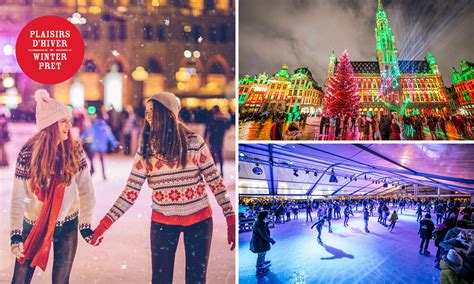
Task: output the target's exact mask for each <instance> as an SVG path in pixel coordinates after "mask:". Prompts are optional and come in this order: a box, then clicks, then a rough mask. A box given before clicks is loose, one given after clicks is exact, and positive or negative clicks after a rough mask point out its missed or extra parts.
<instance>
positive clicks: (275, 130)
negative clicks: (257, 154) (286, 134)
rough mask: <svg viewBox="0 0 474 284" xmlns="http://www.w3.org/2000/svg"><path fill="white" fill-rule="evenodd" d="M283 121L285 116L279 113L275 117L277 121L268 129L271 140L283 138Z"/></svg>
mask: <svg viewBox="0 0 474 284" xmlns="http://www.w3.org/2000/svg"><path fill="white" fill-rule="evenodd" d="M284 123H285V116H284V115H281V116H279V117H278V118H277V121H276V122H275V123H273V125H272V128H271V129H270V139H271V140H283V124H284Z"/></svg>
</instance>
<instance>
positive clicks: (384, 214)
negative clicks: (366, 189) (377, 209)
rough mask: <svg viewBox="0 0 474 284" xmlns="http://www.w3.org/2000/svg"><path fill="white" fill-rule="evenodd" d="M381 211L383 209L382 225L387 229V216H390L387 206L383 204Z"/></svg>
mask: <svg viewBox="0 0 474 284" xmlns="http://www.w3.org/2000/svg"><path fill="white" fill-rule="evenodd" d="M382 209H383V213H382V214H383V219H382V225H384V226H385V227H387V218H388V215H390V210H389V209H388V206H387V205H386V204H384V206H383V208H382Z"/></svg>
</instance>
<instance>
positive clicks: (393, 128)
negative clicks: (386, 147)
mask: <svg viewBox="0 0 474 284" xmlns="http://www.w3.org/2000/svg"><path fill="white" fill-rule="evenodd" d="M400 132H401V130H400V126H398V122H397V120H396V119H392V124H390V140H401V137H400Z"/></svg>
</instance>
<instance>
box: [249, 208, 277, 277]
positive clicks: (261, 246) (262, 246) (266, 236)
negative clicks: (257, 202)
mask: <svg viewBox="0 0 474 284" xmlns="http://www.w3.org/2000/svg"><path fill="white" fill-rule="evenodd" d="M267 217H268V211H261V212H260V213H258V215H257V220H256V221H255V223H254V224H253V227H252V239H251V240H250V250H251V251H252V252H253V253H256V254H257V264H256V268H257V271H256V274H257V276H259V275H263V274H265V273H267V272H268V271H269V270H270V269H269V268H268V266H269V265H270V263H271V261H270V260H267V261H265V255H266V254H267V251H269V250H270V244H272V245H274V244H275V240H274V239H272V238H271V237H270V229H269V228H268V224H267V223H265V219H266V218H267Z"/></svg>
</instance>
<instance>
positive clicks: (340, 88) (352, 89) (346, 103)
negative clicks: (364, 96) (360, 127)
mask: <svg viewBox="0 0 474 284" xmlns="http://www.w3.org/2000/svg"><path fill="white" fill-rule="evenodd" d="M324 100H325V103H326V109H327V111H328V112H329V113H330V114H336V113H337V114H343V115H345V114H350V115H357V114H358V113H359V103H360V98H359V94H358V92H357V82H356V79H355V78H354V75H353V70H352V66H351V62H350V60H349V54H348V53H347V50H345V51H344V53H343V54H342V56H341V58H340V59H339V63H338V65H337V70H336V74H335V75H333V76H331V77H330V78H329V80H328V84H327V86H326V95H325V97H324Z"/></svg>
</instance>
